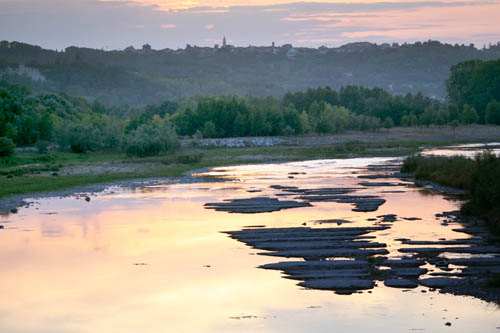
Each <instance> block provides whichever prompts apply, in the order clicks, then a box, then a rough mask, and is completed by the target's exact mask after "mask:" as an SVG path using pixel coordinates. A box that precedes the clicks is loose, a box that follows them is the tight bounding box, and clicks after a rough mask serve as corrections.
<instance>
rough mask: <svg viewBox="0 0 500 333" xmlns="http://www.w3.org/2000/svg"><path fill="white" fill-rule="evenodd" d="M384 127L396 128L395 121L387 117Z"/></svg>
mask: <svg viewBox="0 0 500 333" xmlns="http://www.w3.org/2000/svg"><path fill="white" fill-rule="evenodd" d="M382 126H384V128H387V129H389V128H392V127H394V121H393V120H392V118H391V117H387V118H385V120H384V122H383V123H382Z"/></svg>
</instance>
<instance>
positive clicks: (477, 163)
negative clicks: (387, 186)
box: [401, 151, 500, 231]
mask: <svg viewBox="0 0 500 333" xmlns="http://www.w3.org/2000/svg"><path fill="white" fill-rule="evenodd" d="M401 172H409V173H413V174H414V175H415V178H417V179H426V180H431V181H435V182H437V183H439V184H442V185H447V186H452V187H456V188H461V189H465V190H468V191H469V200H468V201H467V202H466V204H465V205H463V206H462V212H464V213H465V214H468V215H474V216H479V217H482V218H484V219H486V220H487V221H488V222H489V223H490V226H491V227H492V228H493V230H494V231H500V206H499V205H498V203H499V202H500V177H499V176H498V175H500V157H498V156H495V155H494V154H492V153H491V152H489V151H486V152H484V153H482V154H478V155H477V156H476V157H475V159H470V158H466V157H463V156H454V157H436V156H433V157H424V156H411V157H408V158H406V159H405V161H404V163H403V167H402V168H401Z"/></svg>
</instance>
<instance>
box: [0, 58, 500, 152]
mask: <svg viewBox="0 0 500 333" xmlns="http://www.w3.org/2000/svg"><path fill="white" fill-rule="evenodd" d="M447 90H448V98H447V100H448V101H447V102H444V101H441V100H439V99H435V98H430V97H426V96H424V95H422V94H421V93H417V94H409V93H408V94H406V95H404V96H401V95H391V94H390V93H389V92H387V91H385V90H383V89H380V88H365V87H361V86H353V85H349V86H345V87H342V88H340V89H339V90H334V89H332V88H330V87H324V88H316V89H308V90H306V91H299V92H290V93H287V94H285V95H284V96H283V97H282V98H277V97H253V96H247V97H238V96H225V95H222V96H216V97H212V96H199V97H189V98H184V99H181V100H179V101H164V102H162V103H159V104H149V105H146V106H142V107H129V106H126V105H125V106H123V105H122V106H106V105H105V104H103V103H102V102H100V101H99V100H93V101H89V100H87V99H85V98H83V97H71V96H69V95H67V94H65V93H60V94H36V93H33V92H32V91H30V89H28V88H27V87H25V86H22V85H19V84H11V83H7V82H6V81H0V155H8V154H11V153H12V151H13V148H14V147H15V146H30V145H31V146H32V145H36V146H37V147H38V148H39V150H42V151H43V150H45V149H46V148H47V146H48V145H49V144H51V143H57V144H58V146H60V147H62V148H64V147H68V148H70V149H71V150H73V151H74V152H77V153H83V152H86V151H96V150H106V149H108V150H123V151H125V152H126V153H127V154H130V155H137V156H150V155H157V154H160V153H163V152H167V151H170V150H173V149H175V148H176V147H178V145H179V142H178V135H180V136H188V137H194V138H202V137H205V138H221V137H240V136H281V135H285V136H288V135H300V134H308V133H316V134H326V133H328V134H335V133H340V132H342V131H345V130H362V131H374V130H378V129H380V128H382V127H385V128H390V127H393V126H422V125H424V126H429V125H431V124H434V125H452V126H458V125H460V124H472V123H479V124H485V123H486V124H495V125H500V102H499V101H500V60H494V61H486V62H483V61H467V62H463V63H459V64H457V65H455V66H453V67H452V68H451V74H450V77H449V79H448V81H447Z"/></svg>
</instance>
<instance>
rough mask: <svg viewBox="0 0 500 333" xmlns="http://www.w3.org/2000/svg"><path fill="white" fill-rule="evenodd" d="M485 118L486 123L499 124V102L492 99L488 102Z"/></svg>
mask: <svg viewBox="0 0 500 333" xmlns="http://www.w3.org/2000/svg"><path fill="white" fill-rule="evenodd" d="M485 120H486V123H487V124H493V125H500V102H497V101H496V100H493V101H491V102H490V103H488V106H487V107H486V118H485Z"/></svg>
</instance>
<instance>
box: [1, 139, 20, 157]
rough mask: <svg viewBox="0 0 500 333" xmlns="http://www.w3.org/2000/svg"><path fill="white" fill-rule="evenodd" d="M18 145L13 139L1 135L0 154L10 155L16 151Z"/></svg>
mask: <svg viewBox="0 0 500 333" xmlns="http://www.w3.org/2000/svg"><path fill="white" fill-rule="evenodd" d="M14 148H16V145H15V144H14V141H12V140H11V139H9V138H7V137H5V136H2V137H0V156H10V155H12V154H13V153H14Z"/></svg>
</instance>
